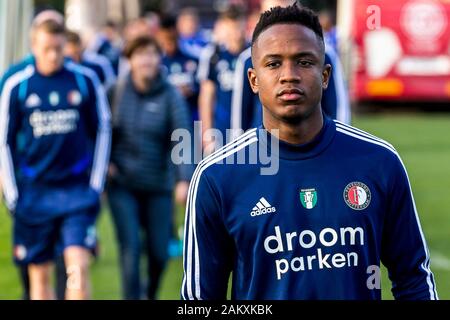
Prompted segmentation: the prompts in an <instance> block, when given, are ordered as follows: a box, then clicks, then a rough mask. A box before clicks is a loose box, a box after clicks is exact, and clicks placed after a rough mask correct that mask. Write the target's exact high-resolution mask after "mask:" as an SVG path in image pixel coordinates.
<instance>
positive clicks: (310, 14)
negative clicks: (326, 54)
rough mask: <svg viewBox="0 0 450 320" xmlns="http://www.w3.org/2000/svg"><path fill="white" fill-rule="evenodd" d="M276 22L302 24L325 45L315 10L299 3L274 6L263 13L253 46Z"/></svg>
mask: <svg viewBox="0 0 450 320" xmlns="http://www.w3.org/2000/svg"><path fill="white" fill-rule="evenodd" d="M276 24H300V25H303V26H305V27H307V28H309V29H311V30H312V31H314V33H315V34H316V35H317V37H318V39H319V41H320V43H321V46H322V47H324V40H323V31H322V27H321V25H320V22H319V18H318V16H317V14H316V13H314V11H312V10H311V9H309V8H306V7H303V6H301V5H298V4H293V5H291V6H288V7H273V8H270V10H267V11H265V12H264V13H263V14H261V17H260V18H259V21H258V23H257V24H256V27H255V30H254V31H253V36H252V47H253V45H254V44H255V42H256V40H258V37H259V36H260V35H261V33H262V32H263V31H265V30H266V29H268V28H269V27H271V26H273V25H276Z"/></svg>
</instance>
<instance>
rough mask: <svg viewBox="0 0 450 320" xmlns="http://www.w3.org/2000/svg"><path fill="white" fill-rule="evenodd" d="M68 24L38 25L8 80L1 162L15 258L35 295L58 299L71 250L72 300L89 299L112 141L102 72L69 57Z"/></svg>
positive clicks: (0, 103)
mask: <svg viewBox="0 0 450 320" xmlns="http://www.w3.org/2000/svg"><path fill="white" fill-rule="evenodd" d="M64 43H65V30H64V28H63V27H62V26H61V24H59V23H57V22H55V21H53V20H48V21H44V22H42V23H40V24H38V25H35V26H34V28H33V30H32V51H33V58H32V59H31V60H30V62H29V63H25V62H24V63H23V68H19V67H18V68H17V69H16V70H15V72H14V71H13V73H11V75H10V76H9V77H7V78H5V82H4V84H3V87H2V91H1V100H0V107H1V108H0V112H1V126H0V141H1V143H0V165H1V168H2V174H3V181H2V182H3V187H4V195H5V200H6V203H7V206H8V208H9V209H10V211H11V212H13V214H14V257H15V260H16V262H17V263H19V264H26V265H29V268H28V271H29V276H30V295H31V298H32V299H50V298H53V297H54V296H53V292H52V289H51V286H50V275H51V273H50V272H51V269H52V260H53V258H54V256H55V254H58V253H60V252H62V253H63V254H64V258H65V263H66V267H67V273H68V275H69V279H68V282H67V288H66V298H68V299H83V298H88V297H89V285H88V264H89V254H90V253H89V252H90V251H89V250H90V249H92V248H91V247H92V246H93V245H95V219H96V216H97V214H98V209H99V195H100V193H101V192H102V189H103V182H104V176H105V173H106V167H107V162H108V158H109V147H110V124H109V118H110V116H109V107H108V104H107V101H106V99H105V95H104V92H103V88H102V86H101V85H100V83H99V80H98V78H97V77H96V75H95V74H94V73H93V72H92V71H89V70H87V69H85V68H82V67H81V66H78V65H75V64H73V63H71V62H64V54H63V47H64Z"/></svg>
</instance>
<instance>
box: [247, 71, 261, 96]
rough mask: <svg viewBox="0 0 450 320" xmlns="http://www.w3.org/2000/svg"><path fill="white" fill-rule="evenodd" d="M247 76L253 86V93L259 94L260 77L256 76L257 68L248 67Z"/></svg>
mask: <svg viewBox="0 0 450 320" xmlns="http://www.w3.org/2000/svg"><path fill="white" fill-rule="evenodd" d="M247 77H248V81H249V82H250V87H251V88H252V91H253V93H254V94H258V92H259V87H258V77H257V76H256V71H255V69H253V68H248V70H247Z"/></svg>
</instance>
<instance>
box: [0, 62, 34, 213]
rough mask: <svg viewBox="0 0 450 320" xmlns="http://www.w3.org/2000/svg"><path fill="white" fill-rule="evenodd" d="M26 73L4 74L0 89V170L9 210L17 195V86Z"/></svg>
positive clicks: (18, 116) (18, 109)
mask: <svg viewBox="0 0 450 320" xmlns="http://www.w3.org/2000/svg"><path fill="white" fill-rule="evenodd" d="M27 73H28V70H26V71H22V72H17V73H16V74H14V75H13V76H11V77H7V76H6V75H5V77H4V78H3V79H2V85H1V87H2V88H1V91H0V170H1V175H2V186H3V191H4V196H5V202H6V206H7V207H8V209H9V210H11V211H13V210H14V209H15V207H16V204H17V199H18V197H19V192H18V188H17V183H16V177H15V166H14V162H15V161H14V158H15V155H16V153H17V150H16V140H17V135H18V131H19V127H20V108H19V107H20V106H19V99H18V91H19V90H18V87H19V85H20V83H21V82H22V81H24V80H25V79H26V78H27V77H28V75H27Z"/></svg>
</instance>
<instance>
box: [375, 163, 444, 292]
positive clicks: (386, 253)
mask: <svg viewBox="0 0 450 320" xmlns="http://www.w3.org/2000/svg"><path fill="white" fill-rule="evenodd" d="M395 160H396V162H395V164H394V169H393V171H392V173H391V187H390V188H389V194H388V199H389V200H388V211H387V212H386V216H385V221H384V229H383V230H384V231H383V238H382V247H381V260H382V262H383V264H384V265H385V266H386V267H387V269H388V274H389V278H390V280H391V281H392V293H393V295H394V297H395V299H398V300H435V299H437V298H438V297H437V292H436V287H435V282H434V277H433V274H432V272H431V270H430V256H429V251H428V248H427V244H426V241H425V237H424V234H423V232H422V228H421V225H420V221H419V216H418V213H417V208H416V205H415V203H414V198H413V194H412V190H411V186H410V182H409V179H408V175H407V172H406V169H405V167H404V165H403V163H402V161H401V159H400V158H399V157H398V158H396V159H395Z"/></svg>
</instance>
